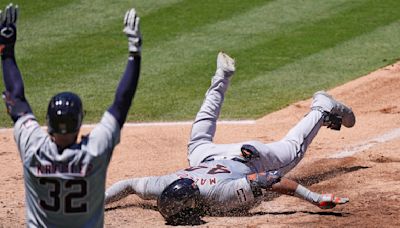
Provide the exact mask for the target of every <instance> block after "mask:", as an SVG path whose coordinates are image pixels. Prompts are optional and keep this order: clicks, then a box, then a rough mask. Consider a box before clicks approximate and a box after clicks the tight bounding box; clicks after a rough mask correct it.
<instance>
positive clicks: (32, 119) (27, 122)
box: [22, 118, 36, 128]
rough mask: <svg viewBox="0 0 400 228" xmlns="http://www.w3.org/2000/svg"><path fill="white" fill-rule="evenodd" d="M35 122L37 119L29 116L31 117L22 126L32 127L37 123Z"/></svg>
mask: <svg viewBox="0 0 400 228" xmlns="http://www.w3.org/2000/svg"><path fill="white" fill-rule="evenodd" d="M35 123H36V119H35V118H29V119H27V120H25V121H24V123H23V124H22V126H24V127H25V128H30V127H32V126H33V125H35Z"/></svg>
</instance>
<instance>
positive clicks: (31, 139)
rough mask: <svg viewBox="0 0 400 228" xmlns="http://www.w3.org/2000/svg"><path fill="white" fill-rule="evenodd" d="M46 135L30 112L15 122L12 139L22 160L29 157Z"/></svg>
mask: <svg viewBox="0 0 400 228" xmlns="http://www.w3.org/2000/svg"><path fill="white" fill-rule="evenodd" d="M47 137H48V134H47V133H46V132H45V131H44V130H43V129H42V128H41V127H40V125H39V123H38V122H37V120H36V118H35V116H34V115H32V114H26V115H24V116H22V117H21V118H19V119H18V120H17V122H15V125H14V139H15V142H16V144H17V147H18V151H19V152H20V156H21V159H22V161H25V160H26V159H29V158H30V157H31V156H32V155H33V154H34V152H35V151H37V150H38V149H39V147H40V146H41V145H42V144H43V143H44V141H45V139H46V138H47Z"/></svg>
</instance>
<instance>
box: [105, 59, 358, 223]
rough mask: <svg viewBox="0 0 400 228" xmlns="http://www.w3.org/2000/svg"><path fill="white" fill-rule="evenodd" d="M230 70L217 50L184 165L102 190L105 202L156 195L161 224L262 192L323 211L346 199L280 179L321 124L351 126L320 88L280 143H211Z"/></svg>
mask: <svg viewBox="0 0 400 228" xmlns="http://www.w3.org/2000/svg"><path fill="white" fill-rule="evenodd" d="M234 72H235V63H234V60H233V59H232V58H230V57H229V56H228V55H227V54H225V53H222V52H221V53H219V54H218V57H217V70H216V72H215V76H213V78H212V81H211V86H210V88H209V89H208V91H207V92H206V95H205V99H204V102H203V104H202V106H201V108H200V111H199V112H198V113H197V116H196V119H195V121H194V123H193V126H192V132H191V135H190V141H189V144H188V160H189V165H190V167H189V168H187V169H183V170H179V171H177V172H175V173H172V174H169V175H165V176H151V177H141V178H133V179H128V180H123V181H120V182H117V183H116V184H114V185H112V186H111V187H110V188H108V189H107V191H106V204H107V203H111V202H114V201H117V200H120V199H122V198H123V197H126V196H127V195H129V194H136V195H138V196H139V197H140V198H142V199H154V200H155V199H157V205H158V209H159V211H160V213H161V214H162V216H163V217H164V218H165V219H166V220H167V222H169V223H185V220H186V219H187V218H188V215H194V214H196V213H198V212H199V211H203V212H204V211H207V212H211V213H212V212H219V213H221V212H229V211H232V210H237V209H249V208H251V207H253V206H255V205H257V204H258V203H259V202H260V200H261V198H262V195H263V193H264V192H266V191H265V190H270V191H274V192H278V193H283V194H287V195H294V196H297V197H300V198H302V199H305V200H307V201H309V202H310V203H312V204H314V205H316V206H318V207H320V208H324V209H328V208H333V207H335V206H336V205H338V204H344V203H347V202H348V201H349V200H348V199H347V198H341V197H336V196H334V195H333V194H319V193H316V192H312V191H310V190H309V189H307V188H305V187H304V186H302V185H300V184H298V183H296V182H294V181H292V180H289V179H287V178H285V177H284V175H285V174H286V173H288V172H289V171H290V170H291V169H293V168H294V167H295V166H296V165H297V164H298V163H299V161H300V160H301V159H302V158H303V156H304V154H305V152H306V150H307V147H308V145H309V144H310V143H311V141H312V140H313V138H314V137H315V136H316V134H317V133H318V131H319V129H320V128H321V127H322V126H327V127H328V128H332V129H335V130H339V129H340V127H341V125H342V124H343V125H344V126H345V127H353V125H354V124H355V116H354V114H353V112H352V110H351V109H350V108H348V107H346V106H345V105H344V104H342V103H339V102H338V101H336V100H334V99H333V98H332V97H331V96H330V95H328V94H327V93H325V92H323V91H319V92H316V93H315V94H314V96H313V101H312V104H311V110H310V112H309V113H308V114H307V115H306V116H305V117H304V118H303V119H302V120H301V121H300V122H299V123H297V125H296V126H294V127H293V128H292V129H291V130H290V131H289V132H288V134H287V135H286V136H285V137H284V138H283V139H282V140H280V141H277V142H273V143H269V144H264V143H261V142H258V141H247V142H241V143H236V144H214V143H213V137H214V134H215V131H216V122H217V119H218V116H219V114H220V110H221V107H222V104H223V101H224V94H225V92H226V90H227V88H228V85H229V82H230V79H231V78H232V75H233V74H234ZM189 217H190V216H189Z"/></svg>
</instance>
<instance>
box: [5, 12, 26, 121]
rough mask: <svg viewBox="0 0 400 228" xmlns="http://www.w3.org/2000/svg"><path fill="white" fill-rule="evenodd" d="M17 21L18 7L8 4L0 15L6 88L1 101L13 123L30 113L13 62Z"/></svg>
mask: <svg viewBox="0 0 400 228" xmlns="http://www.w3.org/2000/svg"><path fill="white" fill-rule="evenodd" d="M17 19H18V6H13V5H12V4H9V5H8V6H7V7H6V9H5V11H4V12H1V13H0V53H1V65H2V67H3V81H4V84H5V87H6V91H4V92H3V99H4V101H5V103H6V108H7V112H8V114H9V115H10V116H11V119H12V120H13V121H14V123H15V122H16V121H17V120H18V118H19V117H21V116H23V115H24V114H26V113H32V110H31V108H30V106H29V104H28V101H27V100H26V98H25V92H24V83H23V81H22V76H21V72H20V71H19V69H18V66H17V63H16V61H15V52H14V46H15V42H16V40H17V27H16V22H17Z"/></svg>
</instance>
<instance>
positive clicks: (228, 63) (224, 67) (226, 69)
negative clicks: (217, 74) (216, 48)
mask: <svg viewBox="0 0 400 228" xmlns="http://www.w3.org/2000/svg"><path fill="white" fill-rule="evenodd" d="M218 70H221V71H222V72H223V75H224V77H230V76H232V75H233V73H234V72H235V60H234V59H232V58H231V57H229V55H227V54H226V53H224V52H219V53H218V57H217V71H218Z"/></svg>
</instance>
